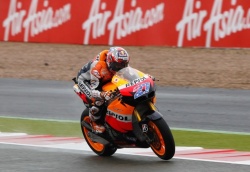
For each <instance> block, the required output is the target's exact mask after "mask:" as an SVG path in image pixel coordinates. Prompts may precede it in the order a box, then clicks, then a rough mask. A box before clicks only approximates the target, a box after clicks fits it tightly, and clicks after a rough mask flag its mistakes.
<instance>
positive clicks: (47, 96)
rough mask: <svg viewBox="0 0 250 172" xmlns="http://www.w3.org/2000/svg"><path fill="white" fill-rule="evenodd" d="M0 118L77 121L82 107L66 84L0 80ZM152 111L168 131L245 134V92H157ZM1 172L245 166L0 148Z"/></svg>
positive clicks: (241, 171) (196, 171)
mask: <svg viewBox="0 0 250 172" xmlns="http://www.w3.org/2000/svg"><path fill="white" fill-rule="evenodd" d="M0 83H1V84H0V97H1V99H0V116H9V117H24V118H43V119H59V120H74V121H78V120H79V117H80V113H81V111H82V110H83V108H84V107H83V104H82V103H81V101H80V99H79V98H78V97H77V96H76V95H75V93H74V92H73V90H72V86H73V85H72V83H71V82H61V81H37V80H19V79H0ZM158 95H159V96H158V100H157V106H158V108H159V110H160V111H161V112H162V113H163V114H164V119H165V120H166V121H167V122H168V124H169V125H170V127H174V128H192V129H204V130H210V129H213V130H221V131H232V132H250V127H249V123H250V117H249V113H250V111H249V104H250V91H249V90H226V89H205V88H204V89H201V88H199V89H196V88H175V87H167V88H158ZM0 149H1V150H0V152H1V154H0V169H1V171H4V172H8V171H11V172H12V171H18V172H24V171H25V172H27V171H48V172H50V171H54V172H59V171H60V172H64V171H65V172H66V171H74V172H75V171H76V172H78V171H90V172H91V171H100V170H101V171H114V172H117V171H128V170H129V171H139V170H141V171H143V172H149V171H164V172H165V171H173V172H179V171H180V172H191V171H192V172H201V171H202V172H210V171H218V172H228V171H238V172H245V171H248V170H249V166H245V165H236V164H225V163H216V162H202V161H192V160H181V159H172V160H170V161H162V160H160V159H159V158H157V157H147V156H145V157H144V156H136V155H125V154H115V155H114V156H112V157H98V156H96V155H95V154H94V153H92V152H89V151H79V150H64V149H57V148H41V147H30V146H20V145H7V144H0Z"/></svg>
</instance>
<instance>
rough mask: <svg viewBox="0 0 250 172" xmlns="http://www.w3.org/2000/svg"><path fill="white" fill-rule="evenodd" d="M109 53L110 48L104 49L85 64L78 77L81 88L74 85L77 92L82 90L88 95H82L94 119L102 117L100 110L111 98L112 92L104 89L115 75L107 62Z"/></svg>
mask: <svg viewBox="0 0 250 172" xmlns="http://www.w3.org/2000/svg"><path fill="white" fill-rule="evenodd" d="M107 53H108V50H103V51H102V52H100V53H99V54H98V55H97V56H96V57H95V58H94V59H93V60H91V61H89V62H88V63H87V64H85V65H84V66H83V67H82V68H81V69H80V71H79V72H78V74H77V77H76V81H77V82H78V87H79V89H80V90H79V89H78V88H77V87H75V86H74V90H75V92H78V93H79V91H80V92H81V93H83V94H84V95H85V96H86V97H84V98H83V97H82V99H83V102H84V104H85V105H86V107H88V108H89V116H90V118H91V120H92V121H96V120H99V119H100V118H101V113H98V112H99V111H100V109H101V107H102V105H103V104H104V101H105V99H106V100H109V99H110V98H111V97H110V92H103V91H102V86H103V85H104V84H105V83H106V82H108V81H110V80H111V79H112V77H113V73H112V72H111V71H110V70H109V69H108V67H107V64H106V55H107ZM78 95H79V94H78Z"/></svg>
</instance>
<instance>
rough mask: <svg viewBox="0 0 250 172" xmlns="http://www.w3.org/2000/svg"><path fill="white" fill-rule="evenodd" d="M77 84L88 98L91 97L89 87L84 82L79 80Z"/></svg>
mask: <svg viewBox="0 0 250 172" xmlns="http://www.w3.org/2000/svg"><path fill="white" fill-rule="evenodd" d="M78 85H79V86H80V88H81V90H82V91H83V92H84V93H85V94H86V95H87V96H88V98H91V97H92V94H91V91H90V89H89V88H88V87H87V86H86V85H85V84H83V83H82V82H79V83H78Z"/></svg>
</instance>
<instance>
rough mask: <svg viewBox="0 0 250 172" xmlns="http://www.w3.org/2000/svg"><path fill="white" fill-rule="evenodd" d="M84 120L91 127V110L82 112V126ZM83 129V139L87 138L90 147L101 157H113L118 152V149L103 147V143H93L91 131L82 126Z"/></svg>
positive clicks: (108, 146)
mask: <svg viewBox="0 0 250 172" xmlns="http://www.w3.org/2000/svg"><path fill="white" fill-rule="evenodd" d="M83 120H84V121H85V122H86V123H88V124H89V125H91V123H90V118H89V110H88V109H87V108H86V109H85V110H84V111H83V112H82V115H81V120H80V124H81V122H82V121H83ZM81 129H82V134H83V137H84V138H85V140H86V142H87V143H88V145H89V147H90V148H91V149H92V151H93V152H95V153H96V154H97V155H99V156H111V155H113V154H114V153H115V152H116V150H117V148H116V147H114V146H111V145H103V144H101V143H98V142H94V141H92V140H91V138H90V137H89V136H88V132H90V131H89V130H88V129H87V128H85V127H83V126H82V125H81Z"/></svg>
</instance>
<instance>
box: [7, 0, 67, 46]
mask: <svg viewBox="0 0 250 172" xmlns="http://www.w3.org/2000/svg"><path fill="white" fill-rule="evenodd" d="M37 6H38V0H32V1H31V3H30V7H29V10H28V11H26V10H24V9H22V3H21V2H18V1H17V0H11V2H10V6H9V11H8V16H7V18H6V19H5V20H4V21H3V27H4V30H5V31H4V41H8V40H9V36H10V35H11V36H15V35H17V34H19V33H21V32H22V31H23V30H24V41H25V42H28V41H29V37H34V36H35V35H37V34H39V33H42V32H44V31H46V30H49V29H52V28H55V27H58V26H60V25H62V24H63V23H65V22H67V21H68V20H70V18H71V4H70V3H68V4H65V5H64V6H63V7H61V8H59V9H53V8H52V7H49V1H48V0H44V2H43V7H44V9H43V10H41V11H37Z"/></svg>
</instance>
